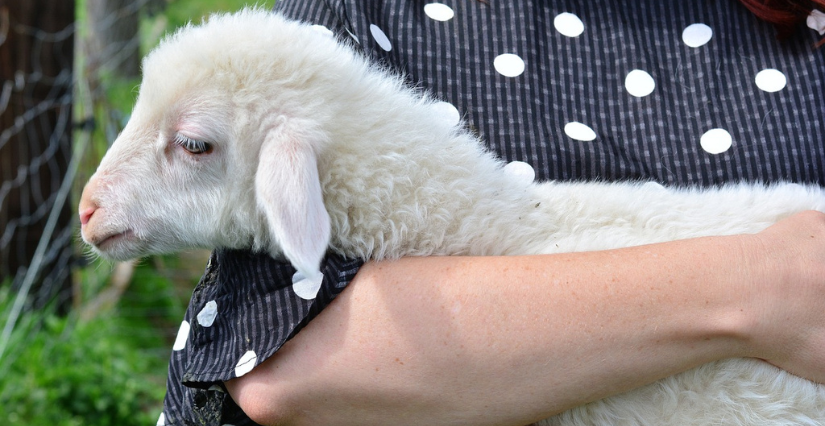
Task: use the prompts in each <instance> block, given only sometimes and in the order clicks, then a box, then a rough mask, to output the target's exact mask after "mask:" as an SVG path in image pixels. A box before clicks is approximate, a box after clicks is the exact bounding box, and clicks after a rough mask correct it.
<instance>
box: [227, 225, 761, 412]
mask: <svg viewBox="0 0 825 426" xmlns="http://www.w3.org/2000/svg"><path fill="white" fill-rule="evenodd" d="M741 238H742V237H726V238H713V239H699V240H688V241H680V242H674V243H668V244H660V245H654V246H645V247H638V248H633V249H624V250H616V251H604V252H593V253H578V254H571V255H553V256H525V257H492V258H478V257H467V258H460V257H447V258H413V259H404V260H401V261H397V262H384V263H377V264H370V265H367V266H365V267H364V268H363V270H362V271H361V272H359V274H358V277H357V278H356V280H355V281H354V282H353V283H352V284H351V286H350V288H348V289H347V290H346V291H345V292H344V293H343V294H342V295H341V296H339V300H336V301H335V302H334V303H333V304H332V305H331V306H330V307H329V308H328V309H327V311H325V312H324V313H322V314H321V315H320V316H319V317H318V318H317V319H316V320H315V321H313V322H312V323H311V324H310V325H309V326H308V327H307V328H306V329H305V330H304V331H302V332H301V333H300V334H299V335H298V336H297V337H296V338H294V339H293V340H292V341H291V342H290V343H289V344H288V345H287V346H285V347H284V349H283V350H282V351H281V352H280V353H279V354H278V355H276V356H275V357H274V358H273V359H272V360H269V361H267V362H266V363H264V364H262V365H261V366H259V367H258V368H256V370H254V371H253V372H252V373H250V376H249V377H247V378H245V379H244V380H245V381H244V386H243V387H240V388H235V387H234V385H232V384H230V391H233V396H235V397H236V398H244V395H243V394H244V393H247V395H251V394H249V392H255V393H256V394H257V393H260V394H263V395H270V396H272V395H276V396H275V397H274V399H275V400H278V403H277V404H275V405H273V406H271V407H272V408H273V410H270V411H274V412H268V413H267V412H266V411H267V409H266V407H262V409H263V410H264V413H250V414H253V415H255V416H258V414H260V417H261V418H262V420H268V419H277V420H279V421H283V422H284V423H287V424H328V425H331V424H358V425H366V424H396V425H398V424H433V425H435V424H490V425H495V424H513V425H517V424H525V423H529V422H530V421H534V420H536V419H538V418H541V417H546V416H548V415H550V414H552V413H554V412H558V411H561V410H563V409H565V408H569V407H571V406H574V405H578V404H581V403H583V402H586V401H590V400H593V399H597V398H600V397H603V396H607V395H611V394H615V393H618V392H621V391H623V390H627V389H631V388H634V387H637V386H640V385H643V384H645V383H649V382H652V381H654V380H656V379H659V378H661V377H665V376H668V375H671V374H674V373H676V372H679V371H683V370H686V369H688V368H690V367H693V366H695V365H699V364H702V363H704V362H707V361H711V360H716V359H721V358H725V357H733V356H744V355H747V353H745V349H744V347H743V346H742V345H740V344H739V340H738V339H739V338H740V337H741V336H738V335H737V331H738V330H740V329H741V328H742V322H743V321H745V318H744V315H743V314H742V313H743V312H744V311H745V307H744V306H743V307H739V306H737V303H740V302H741V300H740V299H737V298H736V293H737V292H741V290H742V287H743V286H744V285H746V284H747V282H746V281H747V279H748V278H747V277H748V275H747V274H743V273H742V270H740V269H739V268H736V267H731V265H732V264H736V265H747V261H746V260H745V259H743V257H744V256H745V254H743V253H742V251H741V250H740V244H739V242H740V239H741ZM722 253H723V254H725V256H722V255H720V254H722ZM274 407H277V409H275V408H274ZM284 407H289V408H290V412H287V411H284ZM245 408H246V407H245Z"/></svg>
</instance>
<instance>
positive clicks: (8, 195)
mask: <svg viewBox="0 0 825 426" xmlns="http://www.w3.org/2000/svg"><path fill="white" fill-rule="evenodd" d="M74 22H75V2H74V0H0V283H3V282H8V281H11V282H12V285H19V284H20V283H19V280H21V279H22V276H23V275H24V274H25V271H26V270H27V268H28V266H29V265H30V262H31V260H32V256H33V254H34V251H35V249H36V247H37V245H38V243H39V242H40V239H41V234H42V232H43V227H44V225H45V223H46V220H47V218H48V217H49V214H50V213H51V210H52V205H53V203H54V199H55V197H56V194H57V192H58V188H59V187H60V184H61V181H62V179H63V177H64V175H65V174H66V170H67V165H68V162H69V160H70V158H71V154H72V144H71V140H72V139H71V137H72V136H71V135H72V86H73V69H72V67H73V64H74ZM72 217H73V206H72V203H71V200H69V202H68V203H66V204H65V206H64V207H63V209H61V211H60V216H59V220H58V225H57V227H56V228H55V230H54V233H53V235H52V237H51V240H50V241H49V245H48V250H47V252H46V255H45V259H44V262H43V264H42V266H41V268H40V273H39V275H38V278H37V280H36V281H35V285H34V286H33V287H32V291H31V293H30V295H31V296H32V298H31V301H32V303H33V305H34V307H37V306H39V305H42V304H45V303H47V302H49V301H51V300H53V298H54V297H55V296H57V297H58V299H57V302H58V305H59V307H62V308H64V309H65V308H68V306H69V303H70V302H71V288H72V286H71V273H70V272H71V271H70V267H71V263H72V258H73V249H72V240H73V238H74V235H75V233H74V230H73V229H72V223H73V222H72V220H71V219H72Z"/></svg>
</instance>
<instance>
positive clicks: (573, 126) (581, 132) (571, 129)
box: [564, 121, 596, 142]
mask: <svg viewBox="0 0 825 426" xmlns="http://www.w3.org/2000/svg"><path fill="white" fill-rule="evenodd" d="M564 133H565V134H566V135H567V136H569V137H570V138H572V139H575V140H577V141H583V142H590V141H592V140H594V139H596V132H594V131H593V129H591V128H590V127H589V126H587V125H586V124H583V123H579V122H578V121H571V122H569V123H567V124H565V125H564Z"/></svg>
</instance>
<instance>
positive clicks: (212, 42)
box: [79, 10, 825, 426]
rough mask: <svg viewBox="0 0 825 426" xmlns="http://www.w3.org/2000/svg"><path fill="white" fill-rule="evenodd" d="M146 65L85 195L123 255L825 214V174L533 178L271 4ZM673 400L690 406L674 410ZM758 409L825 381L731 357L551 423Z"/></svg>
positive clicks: (286, 253)
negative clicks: (797, 181)
mask: <svg viewBox="0 0 825 426" xmlns="http://www.w3.org/2000/svg"><path fill="white" fill-rule="evenodd" d="M143 70H144V80H143V84H142V85H141V88H140V93H139V97H138V101H137V103H136V105H135V108H134V111H133V114H132V117H131V119H130V121H129V123H128V124H127V126H126V128H125V129H124V131H123V133H122V134H121V135H120V136H119V137H118V138H117V140H116V141H115V142H114V144H113V145H112V147H111V149H110V150H109V152H107V154H106V156H105V157H104V159H103V160H102V162H101V165H100V167H99V169H98V171H97V172H96V173H95V175H94V176H93V177H92V179H91V180H90V182H89V184H88V185H87V187H86V188H85V189H84V191H83V196H82V199H81V203H80V207H79V212H80V218H81V219H80V220H81V224H82V235H83V238H84V241H86V242H87V243H89V244H90V245H91V246H92V247H93V250H94V251H96V252H97V253H99V254H101V255H103V256H105V257H109V258H113V259H124V258H129V257H136V256H141V255H144V254H148V253H161V252H169V251H175V250H179V249H181V248H185V247H209V248H213V247H226V248H249V249H253V250H259V251H266V252H268V253H270V254H271V255H272V256H274V257H276V258H279V259H287V260H289V261H290V262H292V263H293V265H295V266H296V268H297V269H298V270H299V271H300V272H301V273H303V274H304V276H307V277H309V276H312V275H313V274H316V273H318V266H319V263H320V260H321V258H322V256H323V255H324V253H325V252H326V250H327V249H330V248H331V249H332V250H335V251H337V252H339V253H342V254H344V255H345V256H348V257H360V258H364V259H386V258H397V257H401V256H426V255H461V254H473V255H494V254H504V255H517V254H538V253H553V252H569V251H582V250H596V249H606V248H616V247H625V246H630V245H638V244H645V243H653V242H659V241H667V240H674V239H678V238H688V237H696V236H703V235H723V234H734V233H751V232H757V231H760V230H762V229H764V228H766V227H767V226H769V225H771V224H773V223H775V222H776V221H777V220H779V219H781V218H783V217H786V216H788V215H790V214H792V213H795V212H799V211H803V210H808V209H816V210H820V211H823V210H825V194H823V191H822V189H821V188H819V187H816V186H803V185H780V184H777V185H772V186H763V185H744V184H743V185H733V186H727V187H723V188H715V189H697V188H694V189H674V188H663V187H662V186H660V185H656V184H642V183H614V184H607V183H558V182H546V183H540V184H539V183H529V184H527V183H525V182H523V180H522V179H521V178H519V177H517V176H512V175H509V174H508V173H506V171H505V170H504V169H503V163H502V162H501V161H500V160H499V159H497V158H495V157H494V156H493V155H491V154H490V153H489V152H487V151H486V150H485V149H484V148H483V146H482V145H481V144H480V143H479V141H478V140H476V139H475V138H474V137H473V135H471V134H470V133H469V132H468V131H467V130H466V129H464V128H463V127H461V126H456V125H455V123H451V122H449V121H445V120H444V119H443V118H442V116H441V113H440V109H439V108H436V107H435V106H434V102H433V101H432V100H431V99H429V98H427V97H426V96H422V95H421V94H420V93H416V92H413V91H411V90H410V89H408V88H405V87H404V85H403V83H402V82H401V80H400V79H399V78H397V77H394V76H390V75H387V74H386V72H385V71H383V70H380V69H377V68H375V67H373V66H372V65H370V64H369V62H368V61H367V60H366V59H364V58H362V57H361V56H359V55H358V54H356V53H355V52H353V51H352V50H351V49H349V48H347V47H345V46H342V45H340V44H338V43H337V42H336V41H335V40H334V39H333V38H332V37H330V36H328V35H326V34H323V33H319V32H317V31H314V30H313V29H311V28H310V27H309V26H308V25H305V24H301V23H297V22H292V21H289V20H286V19H284V18H282V17H280V16H278V15H273V14H270V13H267V12H264V11H259V10H246V11H243V12H240V13H237V14H234V15H222V16H217V17H213V18H211V19H210V20H209V21H208V22H207V23H205V24H203V25H201V26H196V27H187V28H185V29H183V30H182V31H180V32H179V33H177V34H175V35H173V36H172V37H170V38H169V39H167V40H165V41H164V42H163V43H162V44H161V45H160V46H159V47H158V48H157V49H156V50H154V51H153V52H152V53H150V54H149V56H147V58H145V59H144V62H143ZM203 146H208V147H210V149H195V148H193V147H203ZM718 395H724V396H725V397H724V398H720V397H719V396H718ZM725 401H727V402H725ZM663 406H672V407H675V408H674V410H673V412H670V413H667V417H666V418H664V417H663V416H662V415H660V414H659V413H660V411H661V410H660V407H663ZM745 411H747V413H748V417H747V418H749V419H758V420H754V421H764V422H765V424H778V423H779V422H785V423H786V424H825V389H823V387H821V386H817V385H816V384H813V383H811V382H808V381H805V380H803V379H800V378H797V377H793V376H790V375H788V374H784V373H781V372H779V371H778V370H776V369H775V368H773V367H772V366H770V365H767V364H765V363H762V362H758V361H754V360H730V361H726V362H721V363H716V364H710V365H706V366H703V367H701V369H698V370H694V371H692V372H689V373H687V374H683V375H678V376H675V377H672V378H669V379H666V380H663V381H661V382H658V383H657V384H656V385H654V386H651V387H647V388H643V389H640V390H637V391H633V392H630V393H628V394H625V395H622V396H619V397H615V398H610V399H608V400H606V401H600V402H596V403H594V404H591V405H590V406H588V408H587V409H586V410H582V409H575V410H571V411H569V412H567V413H565V414H564V415H562V416H558V417H554V418H553V419H552V420H551V422H553V423H555V422H562V421H563V422H564V423H565V424H590V423H592V421H593V419H596V418H600V419H613V420H615V421H612V423H613V424H628V423H633V424H656V425H679V426H683V425H689V424H713V423H718V422H719V421H720V420H719V419H725V420H724V421H726V422H735V421H739V423H728V424H740V425H743V424H747V423H746V421H747V420H744V419H745V417H742V416H738V415H737V413H741V412H745ZM620 419H621V420H620ZM732 419H734V420H732ZM735 419H740V420H735Z"/></svg>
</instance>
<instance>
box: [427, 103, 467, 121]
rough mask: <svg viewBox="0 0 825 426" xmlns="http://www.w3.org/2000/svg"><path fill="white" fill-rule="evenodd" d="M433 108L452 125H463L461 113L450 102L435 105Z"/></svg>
mask: <svg viewBox="0 0 825 426" xmlns="http://www.w3.org/2000/svg"><path fill="white" fill-rule="evenodd" d="M433 108H435V110H436V111H437V112H438V114H439V115H441V116H442V117H444V120H446V121H448V122H449V123H450V124H453V125H457V124H460V123H461V113H459V112H458V108H456V107H455V106H454V105H453V104H451V103H449V102H436V103H434V104H433Z"/></svg>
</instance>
